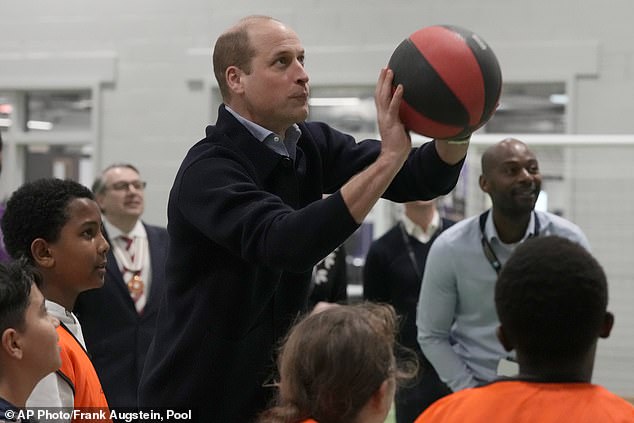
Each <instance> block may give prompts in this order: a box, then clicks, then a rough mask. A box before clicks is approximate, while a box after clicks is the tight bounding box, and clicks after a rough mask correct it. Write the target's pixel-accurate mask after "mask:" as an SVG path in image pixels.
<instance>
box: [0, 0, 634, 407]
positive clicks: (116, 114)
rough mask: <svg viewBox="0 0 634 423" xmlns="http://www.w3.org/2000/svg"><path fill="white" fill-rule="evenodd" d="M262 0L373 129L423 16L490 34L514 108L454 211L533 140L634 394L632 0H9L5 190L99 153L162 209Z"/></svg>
mask: <svg viewBox="0 0 634 423" xmlns="http://www.w3.org/2000/svg"><path fill="white" fill-rule="evenodd" d="M254 13H257V14H266V15H271V16H274V17H276V18H279V19H281V20H282V21H284V22H285V23H287V24H289V25H290V26H291V27H292V28H294V29H295V30H297V32H298V34H299V36H300V38H301V39H302V42H303V44H304V46H305V47H306V66H307V69H308V72H309V75H310V77H311V85H312V88H313V95H312V100H311V118H315V119H327V120H328V121H329V122H332V123H333V124H334V125H335V126H338V127H340V128H342V129H344V130H346V131H349V132H352V133H355V134H357V135H359V136H375V135H376V126H375V122H374V109H373V103H372V94H373V87H374V83H375V82H376V79H377V76H378V72H379V68H380V67H381V66H384V65H385V64H386V63H387V61H388V59H389V56H390V54H391V52H392V50H393V49H394V48H395V47H396V46H397V45H398V43H400V42H401V41H402V40H403V39H404V38H405V37H407V36H408V35H409V34H410V33H411V32H413V31H415V30H417V29H419V28H421V27H423V26H427V25H433V24H452V25H458V26H463V27H465V28H469V29H471V30H473V31H475V32H476V33H478V34H479V35H480V36H482V37H483V38H484V39H485V40H486V41H487V42H488V43H489V45H490V46H491V47H492V48H493V49H494V51H495V53H496V54H497V57H498V59H499V61H500V64H501V67H502V73H503V78H504V82H505V85H504V89H503V96H502V101H501V104H500V109H499V111H498V113H497V114H496V116H495V117H494V118H493V120H492V121H491V122H490V123H489V124H488V125H487V127H486V128H484V129H482V130H481V131H479V132H478V133H477V134H476V135H475V136H474V138H473V145H472V147H471V150H470V153H469V156H468V160H467V165H466V167H465V171H464V172H463V177H462V180H461V181H460V184H459V186H458V187H457V189H456V190H455V192H454V193H452V195H451V196H450V197H448V198H446V199H445V200H444V202H443V204H444V207H445V211H446V212H447V213H451V214H453V215H455V216H457V217H461V216H469V215H473V214H476V213H479V212H480V211H481V210H482V209H483V208H485V207H486V201H485V197H484V196H483V194H482V193H481V192H480V191H479V189H478V187H477V176H478V171H479V156H480V154H481V152H482V151H483V149H484V148H485V147H486V145H487V144H489V143H492V142H495V141H498V140H500V139H501V138H503V137H505V136H507V135H513V136H515V137H517V138H520V139H522V140H524V141H526V142H527V143H528V144H529V145H530V146H531V147H532V148H533V149H534V150H535V152H536V153H537V155H538V158H539V159H540V162H541V167H542V172H543V174H544V176H545V180H544V191H545V192H546V194H547V201H544V202H543V203H542V205H543V206H544V207H546V208H548V209H549V210H551V211H554V212H557V213H561V214H562V215H563V216H565V217H566V218H568V219H570V220H572V221H574V222H575V223H577V224H578V225H580V226H581V227H582V228H583V230H584V231H585V232H586V234H587V235H588V237H589V239H590V242H591V244H592V246H593V252H594V253H595V254H596V255H597V257H598V258H599V260H600V261H601V262H602V263H603V264H604V266H605V268H606V271H607V273H608V277H609V279H610V289H611V295H610V308H611V310H612V311H614V312H615V314H616V326H615V329H614V331H613V334H612V336H611V337H610V338H609V339H607V340H603V341H601V342H600V346H599V351H598V361H597V365H596V367H595V377H594V380H595V381H596V382H598V383H601V384H604V385H606V386H607V387H608V388H609V389H610V390H612V391H614V392H616V393H618V394H620V395H623V396H627V397H634V360H632V357H633V356H634V307H632V304H634V266H632V265H631V263H632V257H634V195H633V194H634V172H633V171H632V170H631V163H633V162H634V119H633V118H632V116H634V42H632V40H634V26H633V25H632V24H631V15H632V6H631V2H630V1H629V0H614V1H611V2H609V3H606V2H599V1H591V0H560V1H557V2H554V1H551V0H548V1H547V0H534V1H531V2H516V1H508V0H481V1H478V2H473V1H470V0H452V1H446V0H428V1H411V0H395V1H390V2H385V1H376V0H364V1H362V2H358V1H346V0H344V1H341V0H319V1H317V0H297V1H294V2H288V1H285V0H262V1H258V2H253V1H246V0H236V1H233V2H226V1H218V0H204V1H203V0H182V1H178V2H177V1H173V0H170V1H168V0H137V1H133V2H132V1H123V0H108V1H105V0H91V1H84V0H63V1H62V0H58V1H50V0H41V1H35V0H20V1H14V0H0V130H1V131H2V132H3V138H4V140H5V148H4V160H3V172H2V176H1V177H0V196H1V197H6V196H7V195H9V194H10V193H11V192H12V191H13V190H14V189H15V188H16V187H18V186H19V185H20V184H21V183H23V182H24V181H27V180H32V179H34V178H37V177H41V176H51V175H54V176H60V177H71V178H74V179H77V180H79V181H81V182H83V183H86V184H90V183H91V182H92V179H93V176H94V174H95V169H100V168H101V167H103V166H104V165H106V164H109V163H111V162H115V161H131V162H134V163H135V164H136V165H138V166H139V168H140V170H141V172H142V174H143V175H144V176H145V177H146V178H147V180H148V189H147V194H146V204H147V206H146V213H145V216H144V217H145V218H146V220H147V221H148V222H150V223H155V224H161V225H163V224H165V223H166V219H167V218H166V212H165V210H166V202H167V195H168V191H169V188H170V186H171V183H172V180H173V177H174V174H175V172H176V169H177V167H178V165H179V163H180V161H181V159H182V157H183V156H184V154H185V152H186V150H187V149H188V148H189V146H190V145H192V144H193V143H194V142H195V141H197V140H199V139H200V138H201V137H202V136H203V130H204V127H205V125H206V124H208V123H210V122H213V121H214V120H215V115H216V109H217V106H218V104H219V102H220V99H219V94H218V91H217V88H216V84H215V81H214V80H213V74H212V69H211V59H210V54H211V47H212V43H213V41H214V40H215V39H216V37H217V35H218V34H219V33H220V32H222V31H223V30H224V29H226V28H227V27H228V26H229V25H231V24H232V23H234V22H235V21H236V20H237V19H239V18H240V17H242V16H244V15H248V14H254ZM544 198H545V197H544ZM389 209H390V207H389V206H388V205H385V204H381V205H380V206H379V207H377V209H376V210H375V212H374V213H373V214H372V216H371V217H370V218H369V219H368V221H367V222H366V225H364V226H363V228H362V230H361V231H360V233H359V235H358V236H357V237H356V239H355V240H353V244H354V245H352V246H353V247H354V248H351V257H350V261H351V266H352V269H353V270H354V269H357V270H358V268H359V267H360V266H362V265H363V258H364V256H363V254H364V251H365V248H367V245H368V242H369V241H370V240H371V239H372V238H373V237H376V236H377V235H379V234H380V233H382V231H384V230H385V229H386V228H387V227H388V226H389V224H390V213H389ZM352 274H353V276H354V271H353V272H352ZM354 288H355V287H354V286H353V287H352V289H353V290H354Z"/></svg>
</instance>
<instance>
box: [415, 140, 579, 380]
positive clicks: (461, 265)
mask: <svg viewBox="0 0 634 423" xmlns="http://www.w3.org/2000/svg"><path fill="white" fill-rule="evenodd" d="M480 188H481V189H482V191H484V192H485V193H487V194H488V195H489V197H490V198H491V202H492V207H491V208H490V209H489V210H487V211H486V212H484V213H483V214H481V215H480V216H474V217H471V218H468V219H465V220H463V221H461V222H458V223H456V224H455V225H453V226H452V227H451V228H449V229H447V230H446V231H445V232H443V233H442V234H440V236H439V237H438V238H436V241H435V242H434V244H433V245H432V246H431V249H430V251H429V255H428V256H427V265H426V266H425V271H424V274H423V282H422V284H423V285H422V287H421V291H420V297H419V301H418V311H417V320H416V323H417V326H418V342H419V343H420V346H421V349H422V350H423V353H424V354H425V356H426V357H427V359H428V360H429V361H430V362H431V363H432V365H433V366H434V368H435V369H436V372H437V373H438V375H439V376H440V378H441V379H442V381H443V382H445V383H446V384H447V385H448V386H449V387H450V388H451V389H452V390H453V391H458V390H461V389H464V388H469V387H474V386H478V385H482V384H484V383H487V382H490V381H492V380H494V379H496V378H497V376H498V374H506V375H508V374H509V373H511V374H513V373H516V371H517V365H516V364H515V363H514V361H515V358H514V356H511V355H509V354H508V353H507V351H506V350H505V349H504V347H503V346H502V345H501V344H500V343H499V342H498V339H497V336H496V333H495V332H496V328H497V326H498V325H499V321H498V317H497V315H496V313H495V304H494V302H493V291H494V287H495V281H496V278H497V274H498V272H499V271H500V270H501V267H502V265H503V264H504V263H505V262H506V260H507V259H508V258H509V256H510V255H511V253H512V252H513V250H514V249H515V247H516V246H517V245H518V244H520V243H521V242H523V241H525V240H526V239H528V238H530V237H534V236H543V235H557V236H560V237H563V238H567V239H570V240H572V241H574V242H576V243H578V244H580V245H581V246H583V247H585V248H586V249H588V250H589V249H590V245H589V242H588V240H587V238H586V236H585V235H584V234H583V232H582V231H581V229H579V227H578V226H577V225H575V224H573V223H571V222H569V221H567V220H565V219H563V218H561V217H559V216H557V215H554V214H552V213H547V212H542V211H536V210H535V202H536V201H537V197H538V195H539V192H540V190H541V173H540V172H539V165H538V162H537V158H536V157H535V155H534V154H533V152H532V151H531V150H529V148H528V147H527V146H526V144H524V143H523V142H521V141H519V140H517V139H514V138H508V139H505V140H503V141H500V142H499V143H497V144H494V145H493V146H491V147H489V148H488V149H487V150H486V151H485V152H484V154H483V155H482V175H481V176H480Z"/></svg>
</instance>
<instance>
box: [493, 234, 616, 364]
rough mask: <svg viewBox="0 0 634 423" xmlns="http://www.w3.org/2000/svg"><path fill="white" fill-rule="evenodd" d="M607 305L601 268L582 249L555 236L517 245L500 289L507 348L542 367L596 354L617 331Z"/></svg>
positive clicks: (499, 307) (497, 298)
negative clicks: (598, 345) (604, 339)
mask: <svg viewBox="0 0 634 423" xmlns="http://www.w3.org/2000/svg"><path fill="white" fill-rule="evenodd" d="M607 303H608V287H607V280H606V276H605V273H604V272H603V269H602V268H601V265H600V264H599V263H598V262H597V260H596V259H595V258H594V257H593V256H592V255H591V254H590V253H589V252H588V251H586V250H585V249H584V248H583V247H581V246H580V245H578V244H576V243H574V242H572V241H569V240H567V239H564V238H560V237H555V236H547V237H537V238H532V239H529V240H527V241H526V242H524V243H522V244H521V245H520V246H518V247H517V249H516V250H515V251H514V253H513V254H512V255H511V257H510V258H509V260H508V261H507V262H506V264H505V265H504V267H503V269H502V272H501V273H500V276H499V278H498V281H497V284H496V287H495V304H496V308H497V313H498V316H499V318H500V324H501V328H500V331H501V335H502V336H503V338H505V339H506V341H508V343H507V344H505V346H507V347H513V348H515V349H516V350H517V353H518V358H520V356H522V357H524V359H525V360H529V361H530V363H531V364H537V365H545V364H547V363H570V362H572V361H574V360H579V361H582V360H581V359H582V357H584V356H586V355H587V354H588V353H592V354H593V353H594V346H595V345H596V341H597V339H598V338H599V337H607V336H608V335H609V333H610V329H611V328H612V323H613V317H612V315H611V313H609V312H607V311H606V308H607ZM503 342H504V341H503ZM520 365H521V362H520Z"/></svg>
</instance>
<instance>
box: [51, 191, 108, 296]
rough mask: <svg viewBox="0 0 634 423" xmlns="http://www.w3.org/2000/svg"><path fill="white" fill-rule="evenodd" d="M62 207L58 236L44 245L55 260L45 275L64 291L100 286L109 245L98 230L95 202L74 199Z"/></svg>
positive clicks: (98, 215) (98, 216) (77, 290)
mask: <svg viewBox="0 0 634 423" xmlns="http://www.w3.org/2000/svg"><path fill="white" fill-rule="evenodd" d="M66 210H67V213H68V220H67V221H66V223H65V224H64V226H63V227H62V229H61V231H60V235H59V238H58V239H57V241H55V242H53V243H49V245H48V249H49V251H50V254H51V256H52V258H53V260H54V263H55V264H54V266H53V268H51V273H50V274H49V275H48V276H49V277H50V278H55V283H56V284H57V285H58V286H60V287H61V289H63V290H64V291H66V292H65V293H69V294H79V293H80V292H83V291H86V290H88V289H92V288H99V287H101V286H102V285H103V280H104V276H105V274H106V253H107V252H108V250H109V249H110V246H109V245H108V241H106V239H105V238H104V236H103V234H102V232H101V226H102V224H101V214H100V212H99V207H98V206H97V203H96V202H95V201H93V200H91V199H89V198H75V199H74V200H72V201H71V202H70V203H68V206H67V209H66ZM50 280H51V279H48V278H47V281H46V283H50Z"/></svg>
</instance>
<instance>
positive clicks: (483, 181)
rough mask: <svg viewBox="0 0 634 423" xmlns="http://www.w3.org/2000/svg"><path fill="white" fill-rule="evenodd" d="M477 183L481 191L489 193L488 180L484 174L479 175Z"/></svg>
mask: <svg viewBox="0 0 634 423" xmlns="http://www.w3.org/2000/svg"><path fill="white" fill-rule="evenodd" d="M478 184H479V185H480V189H481V190H482V191H483V192H486V193H487V194H488V193H489V181H487V178H486V177H485V176H484V175H480V178H478Z"/></svg>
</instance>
